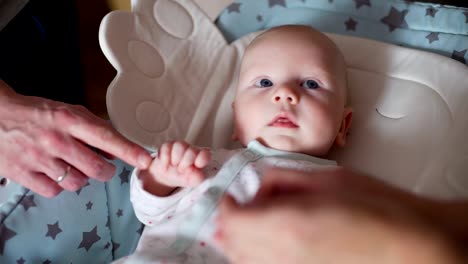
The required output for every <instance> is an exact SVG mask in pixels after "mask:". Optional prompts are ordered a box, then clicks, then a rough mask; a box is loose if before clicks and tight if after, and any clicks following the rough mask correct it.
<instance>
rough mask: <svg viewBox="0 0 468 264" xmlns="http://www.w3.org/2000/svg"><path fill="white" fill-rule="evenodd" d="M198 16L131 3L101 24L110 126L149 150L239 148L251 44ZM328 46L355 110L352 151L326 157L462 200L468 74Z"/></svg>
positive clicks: (377, 48)
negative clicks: (237, 109) (340, 61)
mask: <svg viewBox="0 0 468 264" xmlns="http://www.w3.org/2000/svg"><path fill="white" fill-rule="evenodd" d="M208 1H211V2H213V4H215V3H216V0H206V1H204V2H208ZM197 2H201V0H198V1H197ZM199 6H201V5H200V4H198V5H197V4H196V3H195V2H193V1H191V0H134V1H132V12H124V11H114V12H111V13H110V14H108V15H107V16H106V17H105V18H104V19H103V21H102V24H101V28H100V36H99V39H100V43H101V47H102V50H103V52H104V53H105V55H106V57H107V58H108V59H109V61H110V62H111V63H112V65H113V66H114V67H115V68H116V70H117V76H116V77H115V79H114V81H113V82H112V83H111V84H110V86H109V89H108V92H107V107H108V112H109V115H110V118H111V121H112V123H113V125H114V126H115V127H116V128H117V129H118V130H119V131H120V132H122V133H123V134H124V135H125V136H127V137H128V138H130V139H132V140H134V141H135V142H138V143H140V144H142V145H144V146H145V147H147V148H153V147H155V146H158V145H159V144H161V143H162V142H164V141H167V140H174V139H185V140H187V141H189V142H192V143H195V144H198V145H202V146H212V147H233V146H234V145H235V143H234V142H232V141H231V134H232V112H231V102H232V101H233V95H234V89H235V87H236V76H237V68H238V65H239V62H240V58H241V54H242V52H243V50H244V48H245V46H246V45H247V44H248V43H249V41H250V40H251V39H252V38H253V37H254V35H255V34H251V35H249V36H245V37H243V38H242V39H239V40H237V41H235V42H233V43H231V44H230V45H228V44H227V43H226V41H225V40H224V38H223V36H222V35H221V34H220V32H219V31H218V29H217V28H216V26H215V25H214V24H213V22H212V21H211V20H210V18H209V17H208V16H207V15H206V14H205V13H204V12H203V10H202V9H201V8H200V7H199ZM206 6H210V5H206ZM210 8H211V9H213V10H217V9H216V8H213V7H210ZM211 12H212V11H211ZM329 36H330V37H331V38H332V39H333V40H334V41H335V42H336V43H337V45H338V46H339V48H340V49H341V50H342V52H343V53H344V55H345V59H346V62H347V65H348V75H349V84H350V85H349V89H350V95H349V101H350V104H351V106H352V107H353V108H354V110H355V113H354V120H353V125H352V129H351V133H350V135H349V144H348V145H347V146H346V147H345V148H344V149H339V150H333V151H332V153H331V157H332V158H335V159H336V160H337V161H338V163H339V164H342V165H345V166H349V167H352V168H355V169H358V170H362V171H365V172H368V173H370V174H372V175H375V176H376V177H379V178H381V179H384V180H386V181H388V182H390V183H393V184H396V185H398V186H401V187H404V188H407V189H410V190H412V191H415V192H418V193H421V194H425V195H430V196H433V197H441V198H447V199H448V198H455V197H468V143H467V142H466V141H465V140H464V139H465V137H464V135H465V133H466V131H467V130H468V117H467V115H466V114H467V113H468V70H467V68H466V66H465V65H463V64H461V63H458V62H456V61H453V60H451V59H448V58H445V57H442V56H439V55H435V54H431V53H427V52H423V51H417V50H411V49H407V48H402V47H399V46H395V45H389V44H385V43H380V42H376V41H371V40H366V39H359V38H354V37H347V36H338V35H331V34H329ZM272 63H274V59H272Z"/></svg>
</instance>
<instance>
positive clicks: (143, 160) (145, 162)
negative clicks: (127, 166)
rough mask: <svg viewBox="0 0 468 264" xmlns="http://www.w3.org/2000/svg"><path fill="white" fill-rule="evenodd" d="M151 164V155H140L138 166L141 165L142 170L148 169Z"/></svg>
mask: <svg viewBox="0 0 468 264" xmlns="http://www.w3.org/2000/svg"><path fill="white" fill-rule="evenodd" d="M150 163H151V157H150V155H149V154H140V156H138V164H140V169H146V168H148V167H149V165H150Z"/></svg>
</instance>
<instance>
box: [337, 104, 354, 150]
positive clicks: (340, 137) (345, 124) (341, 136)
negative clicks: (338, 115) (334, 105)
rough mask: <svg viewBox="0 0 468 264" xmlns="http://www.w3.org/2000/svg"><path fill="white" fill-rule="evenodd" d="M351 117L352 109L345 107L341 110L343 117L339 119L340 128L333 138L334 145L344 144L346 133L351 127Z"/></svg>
mask: <svg viewBox="0 0 468 264" xmlns="http://www.w3.org/2000/svg"><path fill="white" fill-rule="evenodd" d="M352 119H353V109H352V108H351V107H345V109H344V111H343V119H342V120H341V126H340V130H338V134H337V135H336V138H335V145H336V146H338V147H340V148H342V147H344V146H345V145H346V136H347V135H348V131H349V128H350V127H351V123H352Z"/></svg>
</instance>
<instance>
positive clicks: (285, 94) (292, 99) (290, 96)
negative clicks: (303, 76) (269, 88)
mask: <svg viewBox="0 0 468 264" xmlns="http://www.w3.org/2000/svg"><path fill="white" fill-rule="evenodd" d="M272 102H273V103H288V104H292V105H296V104H297V103H298V102H299V96H298V95H297V93H296V91H295V90H294V88H293V87H290V86H287V85H283V86H281V87H279V88H278V89H276V91H275V92H274V93H273V97H272Z"/></svg>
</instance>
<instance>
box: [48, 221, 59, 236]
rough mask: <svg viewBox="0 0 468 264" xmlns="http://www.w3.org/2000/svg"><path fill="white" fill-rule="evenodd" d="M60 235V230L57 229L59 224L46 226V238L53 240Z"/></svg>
mask: <svg viewBox="0 0 468 264" xmlns="http://www.w3.org/2000/svg"><path fill="white" fill-rule="evenodd" d="M60 233H62V229H60V227H59V222H58V221H57V222H55V224H53V225H49V224H48V225H47V234H46V237H51V238H52V239H53V240H55V238H56V237H57V235H58V234H60Z"/></svg>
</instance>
